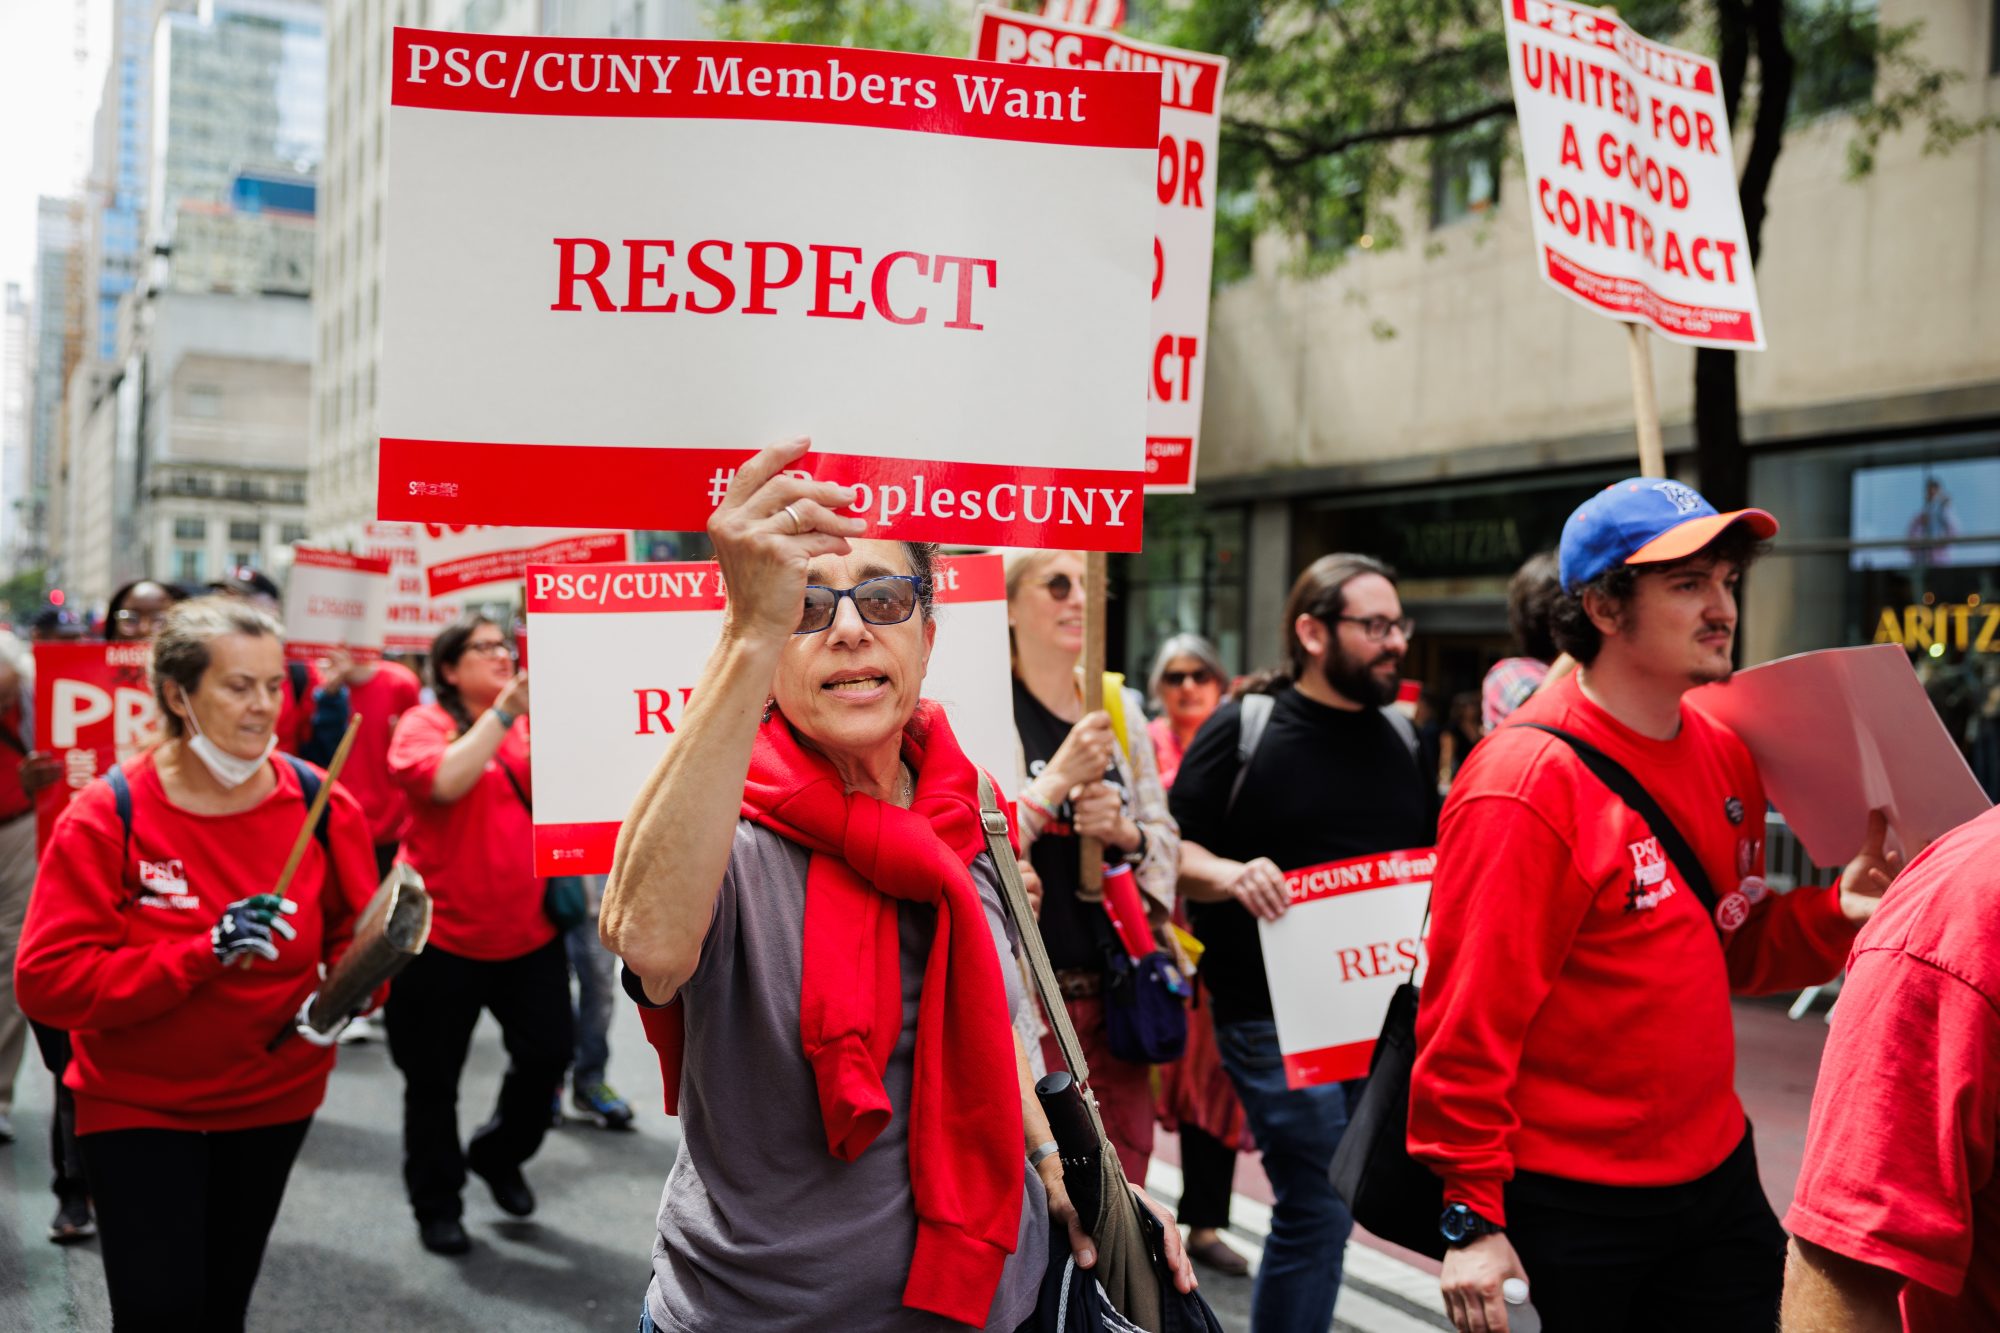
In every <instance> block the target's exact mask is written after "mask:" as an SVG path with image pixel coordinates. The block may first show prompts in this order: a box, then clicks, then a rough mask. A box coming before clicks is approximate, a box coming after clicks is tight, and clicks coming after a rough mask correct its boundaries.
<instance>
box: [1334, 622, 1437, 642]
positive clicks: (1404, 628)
mask: <svg viewBox="0 0 2000 1333" xmlns="http://www.w3.org/2000/svg"><path fill="white" fill-rule="evenodd" d="M1334 619H1335V620H1340V621H1345V622H1346V623H1347V624H1350V625H1359V626H1360V627H1361V636H1362V637H1363V638H1365V639H1367V640H1368V641H1369V642H1370V643H1380V642H1382V640H1384V639H1386V638H1388V637H1389V631H1390V630H1392V629H1393V630H1397V631H1399V632H1400V633H1401V634H1402V636H1403V637H1404V638H1406V639H1407V638H1409V637H1410V636H1411V635H1412V634H1415V633H1416V632H1417V622H1416V621H1415V620H1413V619H1411V618H1410V617H1409V616H1398V617H1396V618H1395V619H1394V620H1391V619H1389V617H1387V616H1335V617H1334Z"/></svg>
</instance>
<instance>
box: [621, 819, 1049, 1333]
mask: <svg viewBox="0 0 2000 1333" xmlns="http://www.w3.org/2000/svg"><path fill="white" fill-rule="evenodd" d="M806 860H807V853H806V851H805V849H804V848H802V847H799V846H798V845H796V844H795V843H791V842H788V841H786V840H785V839H783V838H781V837H779V836H778V835H777V834H775V833H772V832H770V831H769V830H767V829H763V828H759V827H757V826H756V825H754V824H751V823H749V822H748V821H747V820H746V821H743V822H740V823H739V824H737V826H736V844H735V847H734V849H733V850H732V851H731V853H730V858H729V869H728V872H727V873H726V874H725V875H724V876H723V881H722V890H721V893H720V894H719V895H718V896H717V898H716V903H715V919H714V922H713V923H712V924H711V925H710V927H709V932H708V938H707V940H706V941H705V942H704V943H703V945H702V953H701V962H700V964H699V965H698V966H697V967H696V968H695V972H694V975H693V976H692V977H690V978H689V979H688V981H687V984H686V985H685V986H683V987H682V988H681V992H680V994H681V998H682V1000H683V1001H684V1002H685V1004H686V1008H687V1047H686V1052H685V1055H684V1057H683V1060H682V1065H681V1090H680V1092H681V1100H680V1106H681V1147H680V1155H679V1156H678V1157H677V1158H676V1159H675V1161H674V1168H673V1171H672V1172H671V1173H670V1174H669V1175H668V1176H667V1187H666V1191H665V1193H664V1194H663V1195H662V1196H661V1199H660V1221H659V1236H658V1238H657V1239H656V1240H655V1242H654V1245H653V1282H652V1286H651V1287H650V1288H649V1289H648V1291H647V1293H646V1302H647V1305H648V1307H649V1308H650V1309H651V1311H652V1316H653V1322H654V1323H655V1324H656V1325H658V1326H659V1327H660V1329H661V1330H662V1331H663V1333H669V1331H671V1333H742V1331H743V1330H749V1329H755V1330H757V1333H786V1331H787V1330H797V1331H798V1333H823V1330H826V1329H829V1328H852V1329H869V1330H872V1331H875V1333H934V1331H937V1330H946V1329H962V1328H964V1327H965V1325H963V1324H956V1323H953V1322H952V1321H950V1320H947V1319H944V1318H941V1317H940V1316H937V1315H934V1314H929V1313H926V1312H924V1311H921V1310H911V1309H906V1308H904V1306H903V1301H902V1295H903V1284H904V1282H905V1281H906V1280H907V1279H908V1276H909V1269H910V1257H911V1252H912V1250H913V1249H914V1248H915V1246H916V1236H917V1215H916V1208H915V1203H914V1200H913V1198H912V1196H911V1194H910V1164H909V1118H908V1112H909V1103H910V1081H911V1066H912V1060H913V1057H914V1055H915V1051H916V1030H917V1005H918V1000H919V997H920V994H921V992H922V988H923V976H924V964H925V962H926V960H927V959H928V958H929V957H930V947H931V937H932V935H933V933H934V931H935V929H936V920H937V909H935V908H933V907H930V906H927V905H924V904H917V903H898V904H897V916H898V925H899V927H900V935H901V941H902V964H903V966H902V972H903V1029H902V1033H901V1035H900V1036H899V1037H898V1038H897V1041H896V1047H895V1050H894V1052H893V1053H892V1054H891V1055H890V1057H889V1067H888V1070H887V1071H886V1073H885V1074H884V1076H883V1083H884V1085H885V1087H886V1088H887V1090H888V1094H889V1103H890V1106H891V1107H892V1108H893V1113H892V1115H891V1118H890V1120H889V1124H888V1126H887V1127H886V1128H885V1129H883V1131H882V1133H881V1134H880V1136H879V1137H877V1138H876V1140H875V1141H874V1142H873V1143H872V1144H870V1145H869V1146H868V1149H867V1151H865V1152H863V1153H862V1154H861V1156H860V1157H859V1158H858V1159H856V1160H855V1161H853V1162H851V1163H850V1162H842V1161H841V1160H839V1159H838V1158H836V1157H834V1156H833V1155H832V1154H830V1153H829V1152H828V1151H827V1149H826V1135H825V1131H824V1129H823V1128H822V1121H821V1119H820V1108H819V1096H818V1093H817V1092H816V1090H815V1087H814V1083H813V1075H812V1068H811V1066H810V1065H808V1064H807V1063H806V1058H805V1054H804V1052H803V1050H802V1049H801V1046H800V1041H799V986H800V980H801V974H800V969H801V961H802V956H803V949H804V939H805V884H806ZM973 881H974V883H976V884H977V885H978V888H979V897H980V901H981V903H982V905H983V906H984V907H985V909H986V918H987V925H988V926H989V927H990V928H991V930H992V932H993V938H994V943H995V947H996V948H997V949H998V950H999V953H1000V958H1001V968H1000V971H1001V975H1002V976H1003V977H1005V978H1006V982H1007V1006H1008V1012H1010V1013H1012V1012H1014V1011H1015V1009H1016V1007H1017V1006H1018V1005H1019V1004H1020V1002H1021V999H1022V995H1021V972H1020V968H1019V967H1017V966H1016V965H1015V964H1014V961H1013V954H1012V952H1011V951H1012V948H1013V945H1012V942H1011V941H1010V939H1009V936H1008V928H1007V924H1006V917H1005V914H1004V912H1003V911H1002V910H1001V906H1000V890H999V879H998V875H997V872H996V871H995V870H994V867H993V863H992V860H991V858H990V857H988V856H986V855H985V854H984V853H982V854H981V855H980V857H979V859H978V860H977V861H976V862H974V863H973ZM1007 1146H1008V1149H1009V1150H1010V1151H1013V1152H1016V1153H1019V1154H1020V1156H1021V1172H1022V1201H1021V1231H1020V1241H1019V1244H1018V1245H1017V1246H1016V1247H1015V1250H1014V1253H1013V1255H1012V1256H1010V1257H1009V1258H1008V1260H1007V1265H1006V1269H1005V1271H1004V1273H1003V1274H1002V1276H1001V1279H1000V1287H999V1290H998V1291H997V1292H996V1293H995V1295H994V1298H993V1308H992V1310H991V1311H990V1312H989V1314H988V1317H987V1322H986V1325H985V1327H986V1328H988V1329H999V1330H1008V1331H1011V1330H1012V1329H1014V1328H1016V1327H1017V1326H1018V1325H1019V1324H1020V1323H1021V1322H1022V1321H1023V1320H1025V1319H1026V1318H1027V1317H1028V1316H1029V1315H1030V1314H1031V1313H1032V1312H1033V1311H1034V1308H1035V1301H1036V1297H1037V1294H1038V1292H1039V1289H1040V1285H1041V1279H1042V1270H1043V1268H1044V1267H1045V1265H1046V1263H1047V1258H1048V1246H1049V1215H1048V1201H1047V1198H1046V1196H1045V1195H1044V1194H1043V1191H1042V1182H1041V1179H1040V1178H1039V1177H1038V1176H1037V1175H1036V1174H1035V1173H1034V1171H1033V1170H1031V1169H1030V1168H1029V1167H1028V1165H1027V1160H1026V1155H1025V1153H1022V1152H1021V1149H1022V1145H1021V1144H1018V1143H1015V1144H1009V1145H1007Z"/></svg>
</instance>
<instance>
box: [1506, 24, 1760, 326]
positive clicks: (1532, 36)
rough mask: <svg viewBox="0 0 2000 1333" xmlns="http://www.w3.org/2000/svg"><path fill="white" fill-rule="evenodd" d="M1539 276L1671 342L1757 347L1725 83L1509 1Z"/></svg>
mask: <svg viewBox="0 0 2000 1333" xmlns="http://www.w3.org/2000/svg"><path fill="white" fill-rule="evenodd" d="M1502 3H1504V4H1505V5H1506V7H1507V23H1506V26H1507V61H1508V64H1509V66H1510V67H1511V68H1512V70H1513V76H1514V106H1515V109H1516V110H1517V111H1518V113H1519V115H1520V121H1521V156H1522V158H1523V159H1524V161H1525V163H1526V165H1527V173H1528V191H1529V200H1528V208H1529V213H1530V216H1532V217H1533V219H1534V227H1535V252H1536V263H1537V266H1538V267H1539V269H1540V271H1541V275H1542V277H1543V278H1544V279H1546V280H1547V281H1548V282H1549V283H1551V284H1553V285H1554V286H1555V288H1556V289H1557V290H1558V291H1560V292H1562V293H1563V294H1565V295H1566V296H1569V297H1570V298H1572V299H1573V300H1576V301H1579V302H1581V303H1582V304H1584V305H1586V306H1588V307H1590V308H1591V309H1593V310H1596V311H1599V312H1600V313H1603V314H1607V315H1611V316H1613V317H1614V318H1617V319H1621V320H1626V321H1630V322H1638V323H1644V324H1647V325H1650V326H1651V327H1652V328H1653V329H1654V330H1656V331H1657V332H1659V333H1660V334H1661V335H1662V336H1663V337H1667V338H1671V339H1673V340H1674V341H1675V342H1682V343H1691V344H1695V345H1697V346H1704V347H1737V348H1761V347H1763V346H1764V317H1763V313H1762V311H1761V310H1760V308H1759V307H1758V304H1757V284H1756V280H1755V278H1754V276H1753V275H1752V273H1751V271H1750V246H1749V242H1748V240H1747V238H1746V235H1745V232H1744V229H1743V208H1742V205H1741V203H1740V202H1739V200H1738V197H1737V193H1736V164H1735V160H1734V154H1733V153H1732V151H1731V148H1730V142H1729V120H1728V117H1727V115H1726V114H1725V112H1724V110H1723V105H1722V85H1721V75H1720V73H1719V71H1718V70H1717V69H1716V65H1715V62H1714V61H1713V60H1710V59H1708V58H1707V57H1706V56H1701V55H1696V54H1694V53H1692V52H1688V51H1680V50H1676V49H1674V48H1673V47H1670V46H1661V45H1660V44H1659V43H1657V42H1651V41H1648V40H1647V39H1646V38H1644V37H1641V36H1640V35H1639V34H1637V33H1635V32H1633V31H1632V30H1631V29H1630V28H1628V27H1626V26H1625V25H1624V24H1623V23H1621V22H1620V21H1619V20H1618V19H1617V18H1616V17H1615V16H1614V15H1613V14H1611V13H1610V12H1608V11H1601V10H1597V9H1594V8H1592V7H1590V6H1589V5H1580V4H1572V3H1570V2H1569V0H1502Z"/></svg>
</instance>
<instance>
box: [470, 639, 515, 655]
mask: <svg viewBox="0 0 2000 1333" xmlns="http://www.w3.org/2000/svg"><path fill="white" fill-rule="evenodd" d="M465 652H466V655H467V656H468V657H513V656H515V655H516V654H515V652H514V645H513V644H511V643H508V642H507V641H506V640H504V639H487V640H486V641H484V642H483V643H468V644H466V645H465Z"/></svg>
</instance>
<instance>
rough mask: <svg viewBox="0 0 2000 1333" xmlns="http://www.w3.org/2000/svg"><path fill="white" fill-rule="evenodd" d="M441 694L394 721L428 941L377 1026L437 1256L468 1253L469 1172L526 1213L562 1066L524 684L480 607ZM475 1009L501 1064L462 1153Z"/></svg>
mask: <svg viewBox="0 0 2000 1333" xmlns="http://www.w3.org/2000/svg"><path fill="white" fill-rule="evenodd" d="M431 683H432V686H433V688H435V689H436V691H437V702H436V703H434V704H423V705H421V706H419V707H416V708H412V709H410V710H409V711H408V712H406V713H404V714H403V720H402V721H401V722H399V723H397V724H396V734H395V736H394V738H393V739H391V741H390V742H389V776H390V778H391V779H392V780H394V781H395V782H396V783H397V785H399V786H400V787H401V788H402V789H403V792H404V794H405V795H407V796H408V797H409V803H410V824H409V831H408V832H407V833H406V834H405V835H404V839H403V850H402V859H403V860H405V861H407V862H409V864H410V865H412V866H414V867H415V868H416V870H417V873H418V874H420V875H422V876H423V877H424V885H425V887H426V888H428V889H429V890H430V895H431V904H432V917H431V936H430V943H429V945H428V946H427V947H426V948H425V949H424V951H423V953H421V954H419V955H418V956H417V957H416V958H415V959H414V960H413V961H412V962H411V963H410V965H409V967H408V968H407V969H405V970H404V972H403V974H402V975H401V976H400V977H398V978H397V980H396V988H395V990H394V991H392V992H391V993H390V997H389V1003H388V1006H387V1007H386V1008H385V1010H384V1011H383V1015H382V1017H383V1022H384V1025H385V1026H386V1027H387V1028H388V1031H389V1056H390V1058H391V1059H393V1060H394V1061H395V1062H396V1067H397V1068H398V1069H400V1070H402V1071H403V1183H404V1185H405V1187H406V1188H407V1189H408V1190H409V1195H410V1207H411V1209H412V1210H413V1211H414V1212H415V1213H416V1215H417V1232H418V1235H419V1236H420V1237H421V1239H422V1240H423V1244H424V1248H425V1249H427V1250H430V1251H431V1252H432V1253H434V1254H450V1255H456V1254H464V1253H466V1252H467V1251H468V1250H470V1249H471V1248H472V1241H471V1238H470V1237H468V1236H467V1235H466V1234H465V1227H464V1225H463V1224H462V1223H461V1222H460V1221H459V1218H460V1217H461V1216H462V1214H463V1212H464V1203H463V1200H462V1199H461V1198H460V1193H461V1191H463V1190H464V1188H465V1173H466V1171H467V1169H470V1170H471V1171H472V1173H473V1174H474V1175H476V1176H478V1177H480V1178H481V1179H482V1180H484V1181H485V1182H486V1184H487V1187H488V1188H489V1189H491V1190H492V1192H493V1201H494V1202H495V1203H497V1204H499V1205H500V1209H501V1211H502V1212H506V1213H511V1214H512V1215H513V1216H515V1217H526V1216H527V1215H528V1214H530V1213H532V1212H534V1211H535V1195H534V1191H532V1190H530V1189H529V1188H528V1182H527V1180H526V1179H525V1178H524V1177H523V1176H522V1174H521V1165H522V1163H524V1162H526V1161H527V1160H528V1159H529V1158H530V1157H532V1156H534V1155H535V1150H536V1149H538V1148H540V1147H541V1146H542V1136H543V1135H544V1134H545V1133H547V1132H548V1128H549V1089H551V1088H555V1087H560V1086H561V1084H562V1076H563V1070H564V1069H566V1068H568V1067H569V1057H570V1044H571V1041H572V1037H571V1025H570V1024H571V1019H570V1008H569V960H568V958H567V956H566V955H565V954H564V952H563V946H562V941H561V940H560V939H559V938H557V935H556V926H555V922H554V921H552V920H550V919H549V915H548V913H547V912H546V911H545V910H544V909H543V906H542V892H543V885H542V881H541V880H539V879H537V878H536V877H535V866H534V815H533V813H532V804H531V803H532V800H533V798H532V796H531V794H530V793H531V785H530V783H531V780H530V776H529V771H528V677H527V675H526V674H525V673H517V672H516V671H515V670H514V646H513V644H511V643H510V642H508V639H507V635H506V632H505V631H504V630H502V629H501V628H500V626H499V625H497V624H495V623H494V622H493V621H491V620H488V619H487V618H486V617H484V616H475V617H472V618H470V619H466V620H461V621H459V622H458V623H457V624H455V625H451V626H449V627H447V628H446V629H445V630H444V632H442V633H441V634H439V635H438V636H437V638H436V640H435V641H433V643H432V644H431ZM481 1009H487V1010H490V1011H491V1012H492V1014H493V1017H494V1019H495V1020H497V1021H498V1022H499V1024H500V1033H501V1037H502V1039H503V1040H504V1041H505V1043H506V1046H507V1057H508V1067H507V1074H506V1077H505V1078H504V1079H503V1080H502V1081H501V1084H500V1098H499V1102H498V1103H497V1104H496V1105H495V1107H494V1110H493V1116H492V1118H491V1119H490V1120H488V1121H487V1123H486V1125H485V1126H484V1127H483V1128H481V1129H480V1130H479V1132H478V1133H476V1134H474V1135H473V1136H472V1142H471V1143H470V1144H469V1145H468V1146H466V1147H465V1148H463V1149H461V1148H460V1146H459V1140H458V1076H459V1074H460V1073H461V1072H462V1071H463V1070H464V1068H465V1053H466V1049H467V1047H468V1046H469V1044H470V1043H471V1041H472V1029H473V1028H474V1027H475V1026H476V1025H477V1024H478V1022H479V1012H480V1010H481Z"/></svg>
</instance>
